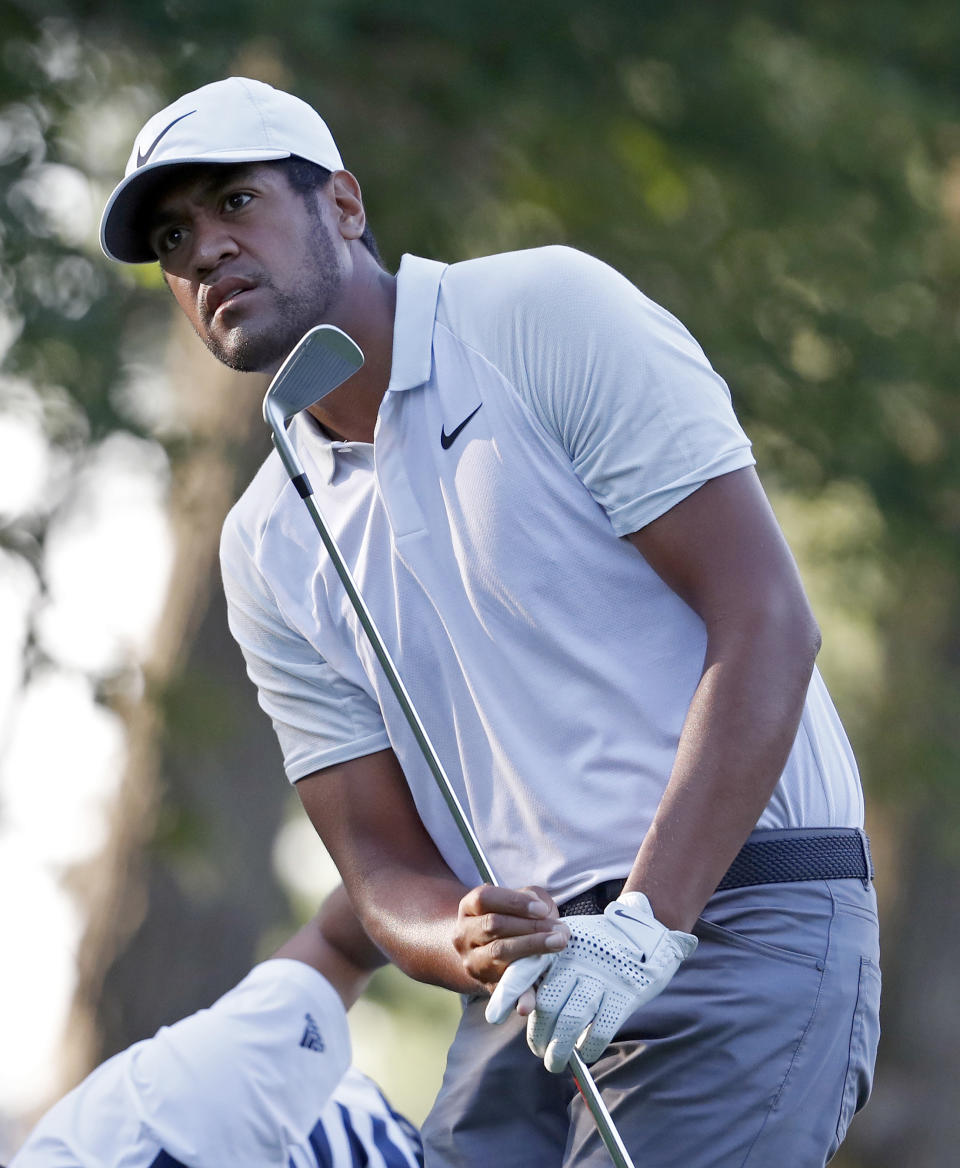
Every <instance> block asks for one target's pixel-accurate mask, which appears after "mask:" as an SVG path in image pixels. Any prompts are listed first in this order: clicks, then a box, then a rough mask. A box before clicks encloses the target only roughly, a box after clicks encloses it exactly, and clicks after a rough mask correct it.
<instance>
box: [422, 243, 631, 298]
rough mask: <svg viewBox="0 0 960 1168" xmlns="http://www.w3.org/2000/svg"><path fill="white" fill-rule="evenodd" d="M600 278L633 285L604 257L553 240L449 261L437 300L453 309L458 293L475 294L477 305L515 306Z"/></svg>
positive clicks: (462, 296)
mask: <svg viewBox="0 0 960 1168" xmlns="http://www.w3.org/2000/svg"><path fill="white" fill-rule="evenodd" d="M604 283H612V284H615V285H620V286H624V287H626V288H630V287H632V285H630V282H629V281H628V280H626V279H625V278H624V277H623V276H621V275H620V274H619V273H618V272H616V271H615V270H614V269H613V268H611V267H610V266H609V265H608V264H605V263H604V262H603V261H602V260H598V259H596V258H595V257H594V256H591V255H587V254H586V252H582V251H578V250H577V249H576V248H573V247H566V246H564V245H562V244H555V245H552V246H549V247H537V248H530V249H528V250H526V251H512V252H502V253H500V254H499V255H491V256H483V257H481V258H479V259H472V260H463V261H461V262H460V263H456V264H451V265H450V266H449V267H448V268H447V269H446V271H445V272H444V274H443V282H442V284H441V288H440V304H441V310H443V309H448V310H453V311H456V310H457V309H458V308H459V307H460V303H459V302H460V301H461V300H462V299H467V300H469V301H470V302H472V303H473V304H474V305H475V306H477V298H478V297H479V298H480V305H479V306H478V307H483V308H489V307H490V306H491V305H494V306H495V305H497V304H502V305H504V306H516V305H517V304H518V303H528V302H529V299H530V297H531V296H534V297H536V296H540V297H543V298H545V299H548V300H555V299H556V298H557V297H558V295H562V294H564V293H570V292H574V291H576V290H577V289H578V288H582V287H583V286H584V285H588V286H593V285H597V284H604Z"/></svg>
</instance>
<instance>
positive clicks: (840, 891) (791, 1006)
mask: <svg viewBox="0 0 960 1168" xmlns="http://www.w3.org/2000/svg"><path fill="white" fill-rule="evenodd" d="M695 932H696V933H697V936H698V937H699V938H700V945H699V948H698V949H697V951H696V953H695V954H694V955H693V957H691V958H690V959H689V960H688V961H686V962H685V963H684V964H683V965H682V966H681V967H680V970H679V972H678V973H677V975H676V977H675V978H674V979H673V981H672V982H671V983H670V985H669V986H668V987H667V989H666V990H665V991H664V993H663V994H661V995H660V997H658V998H656V999H655V1000H654V1001H653V1002H651V1003H649V1004H648V1005H646V1006H644V1007H643V1008H642V1009H641V1010H639V1011H638V1012H637V1013H636V1014H635V1015H633V1017H632V1018H630V1019H629V1020H628V1022H627V1024H626V1025H625V1026H624V1028H623V1029H622V1030H621V1031H620V1033H619V1034H618V1036H617V1039H616V1041H615V1042H614V1043H612V1044H611V1046H610V1047H609V1048H608V1049H607V1051H606V1052H605V1053H604V1055H603V1056H602V1057H601V1058H600V1060H599V1061H598V1062H596V1063H595V1064H594V1065H593V1067H592V1068H591V1070H592V1073H593V1076H594V1078H595V1080H596V1082H597V1085H598V1086H599V1088H600V1090H601V1092H602V1094H603V1097H604V1100H605V1102H606V1104H607V1107H608V1108H609V1110H610V1113H611V1115H612V1116H613V1119H614V1121H615V1123H616V1124H617V1127H618V1128H619V1130H620V1133H621V1135H622V1136H623V1139H624V1142H625V1143H626V1145H627V1148H628V1149H629V1150H630V1153H631V1155H632V1157H633V1158H634V1160H635V1162H636V1164H637V1166H638V1168H734V1166H736V1168H770V1166H771V1165H778V1164H779V1165H784V1166H786V1165H789V1168H821V1166H822V1165H824V1164H825V1163H826V1162H827V1161H828V1160H829V1159H830V1157H831V1156H832V1155H833V1154H834V1152H836V1150H837V1148H838V1146H839V1144H840V1141H841V1140H842V1139H843V1137H844V1134H845V1133H846V1130H847V1125H848V1124H849V1122H850V1119H851V1118H852V1116H853V1114H854V1112H856V1111H857V1110H858V1109H859V1108H860V1107H862V1106H863V1104H864V1103H865V1102H866V1100H867V1096H868V1095H869V1093H870V1086H871V1082H872V1077H873V1065H874V1060H875V1057H876V1048H877V1040H878V1037H879V1033H880V1025H879V1003H880V970H879V965H878V958H879V944H878V932H877V913H876V898H875V895H874V892H873V888H872V887H869V888H865V887H864V884H863V882H862V881H858V880H849V879H848V880H829V881H826V880H825V881H811V882H808V883H796V884H773V885H771V884H768V885H763V886H760V887H754V888H743V889H735V890H732V891H729V892H720V893H717V894H716V895H714V897H713V898H712V899H711V900H710V902H709V904H708V905H707V907H706V909H705V910H704V914H703V917H701V919H700V921H699V922H698V923H697V927H696V929H695ZM485 1003H486V998H485V997H484V998H470V999H467V1000H466V1002H465V1006H464V1012H463V1018H462V1020H461V1024H460V1027H459V1029H458V1031H457V1034H456V1037H455V1039H454V1041H453V1044H452V1046H451V1048H450V1052H449V1054H448V1057H447V1068H446V1072H445V1074H444V1078H443V1084H442V1086H441V1088H440V1093H439V1095H438V1096H437V1100H436V1103H435V1104H434V1107H433V1110H432V1111H431V1113H430V1115H429V1116H428V1117H427V1120H426V1123H425V1124H424V1128H423V1137H424V1144H425V1149H426V1166H427V1168H468V1166H469V1168H561V1165H562V1166H563V1168H573V1166H574V1165H576V1168H587V1166H589V1168H609V1164H610V1159H609V1155H608V1153H607V1152H606V1149H605V1148H604V1147H603V1144H602V1143H601V1141H600V1139H599V1137H598V1136H597V1134H596V1130H595V1128H594V1124H593V1120H592V1118H591V1116H590V1114H589V1112H588V1111H587V1110H586V1108H585V1106H584V1104H583V1102H582V1100H581V1099H580V1097H579V1095H578V1093H577V1090H576V1085H575V1084H574V1082H573V1079H572V1077H571V1076H570V1075H569V1074H568V1073H567V1074H563V1075H550V1074H548V1073H547V1072H546V1071H545V1070H544V1068H543V1065H542V1063H541V1062H540V1061H539V1060H538V1059H536V1058H535V1057H534V1056H533V1055H532V1054H531V1053H530V1051H529V1049H528V1048H527V1045H526V1039H525V1034H524V1023H523V1021H522V1020H521V1019H518V1018H517V1017H516V1015H514V1016H513V1017H512V1018H511V1019H509V1020H508V1021H507V1022H505V1023H504V1024H503V1025H502V1026H490V1025H488V1024H487V1022H486V1021H485V1020H484V1017H483V1009H484V1005H485Z"/></svg>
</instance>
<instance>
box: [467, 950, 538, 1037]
mask: <svg viewBox="0 0 960 1168" xmlns="http://www.w3.org/2000/svg"><path fill="white" fill-rule="evenodd" d="M552 964H553V957H552V956H551V955H550V954H542V955H540V956H539V957H521V958H520V960H519V961H514V962H513V963H512V964H511V965H508V966H507V968H506V969H505V970H504V971H503V976H502V977H501V978H500V980H499V982H497V987H496V989H495V990H494V991H493V993H492V995H491V996H490V1001H489V1002H487V1008H486V1010H485V1011H484V1017H485V1018H486V1019H487V1021H488V1022H492V1023H493V1024H494V1025H497V1024H498V1023H500V1022H503V1021H504V1020H505V1019H506V1018H508V1017H509V1016H510V1014H511V1012H512V1011H513V1008H514V1006H515V1005H516V1004H517V1002H518V1001H519V1000H520V998H521V997H522V996H523V994H524V993H525V992H526V991H527V990H529V989H530V987H531V986H533V985H534V984H535V983H536V981H537V980H538V979H539V978H540V977H541V976H542V975H543V974H544V973H545V972H546V971H547V970H548V969H549V968H550V966H551V965H552Z"/></svg>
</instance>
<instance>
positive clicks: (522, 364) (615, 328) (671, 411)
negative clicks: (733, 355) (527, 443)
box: [473, 247, 754, 535]
mask: <svg viewBox="0 0 960 1168" xmlns="http://www.w3.org/2000/svg"><path fill="white" fill-rule="evenodd" d="M510 259H511V262H512V265H513V266H512V271H511V277H512V279H511V291H510V295H509V304H508V305H506V306H503V292H502V281H501V282H500V287H501V291H500V293H499V298H500V304H501V307H500V309H499V312H498V311H497V310H495V309H493V307H492V306H487V307H488V311H487V312H486V313H484V309H483V306H481V311H480V312H479V313H477V314H475V315H474V316H473V320H474V321H476V322H478V323H477V324H476V327H478V328H486V329H489V328H491V322H493V323H492V328H493V329H494V330H496V334H497V335H494V336H492V337H491V338H488V344H489V346H490V347H489V348H487V350H486V351H488V352H490V351H493V352H495V353H496V354H497V356H496V358H495V360H496V361H497V363H498V364H501V362H503V363H504V364H505V365H506V368H504V364H501V369H502V370H503V372H504V373H505V374H506V376H508V378H509V379H510V380H511V381H512V382H513V384H514V385H515V386H516V388H517V391H518V392H519V393H520V395H521V397H522V398H523V400H524V401H525V402H526V404H527V405H528V407H529V408H530V409H531V410H532V411H533V413H534V414H535V416H536V417H537V419H538V420H539V421H540V423H541V425H542V426H543V427H544V428H545V429H546V430H547V432H548V433H549V434H550V435H552V436H553V438H554V439H555V440H556V441H557V442H558V443H559V444H560V445H561V446H562V447H563V449H564V451H565V452H566V454H567V456H568V457H569V458H570V460H571V462H572V464H573V468H574V470H575V472H576V474H577V475H578V477H579V478H580V479H581V481H582V482H583V483H584V485H585V486H586V487H587V489H588V490H589V491H590V492H591V494H592V495H593V496H594V498H595V499H596V500H597V502H598V503H599V504H600V505H601V506H602V507H603V508H604V510H605V511H606V513H607V515H608V517H609V519H610V522H611V524H612V526H613V528H614V530H615V531H616V533H617V534H618V535H627V534H629V533H630V532H633V531H637V530H638V529H640V528H641V527H644V526H645V525H646V524H648V523H650V522H651V521H652V520H654V519H656V518H657V517H658V516H659V515H662V514H663V513H664V512H666V511H667V510H669V509H670V508H671V507H672V506H674V505H675V504H676V503H678V502H680V500H681V499H683V498H685V497H686V496H687V495H689V494H691V493H692V492H693V491H695V490H696V489H697V487H699V486H702V485H703V483H705V482H706V481H707V480H709V479H711V478H714V477H716V476H718V475H722V474H727V473H729V472H730V471H733V470H738V469H740V468H741V467H744V466H750V465H752V464H753V462H754V459H753V455H752V453H751V450H750V441H749V439H748V438H747V436H746V434H744V432H743V430H742V429H741V427H740V425H739V423H738V421H737V418H736V416H735V414H734V411H733V406H732V404H731V400H730V391H729V390H728V388H727V386H726V384H725V382H724V381H723V379H722V378H721V377H720V376H719V375H718V374H717V373H716V372H715V371H714V370H713V368H712V367H711V365H710V362H709V361H708V360H707V358H706V357H705V356H704V353H703V350H702V349H701V348H700V346H699V345H698V344H697V342H696V341H695V340H694V338H693V337H692V336H691V335H690V333H689V332H688V331H687V329H686V328H684V326H683V325H682V324H681V323H680V321H678V320H677V319H676V318H675V317H674V316H672V315H671V314H670V313H669V312H667V311H666V310H665V309H664V308H661V307H660V306H659V305H658V304H655V303H654V302H653V301H652V300H650V299H649V298H648V297H647V296H645V295H644V294H643V293H642V292H640V291H639V290H638V289H637V288H636V287H635V286H634V285H633V284H631V283H630V281H629V280H627V279H626V278H625V277H624V276H622V275H620V274H619V273H618V272H616V271H614V269H613V268H611V267H609V266H608V265H606V264H604V263H602V262H601V261H599V260H596V259H594V258H592V257H590V256H587V255H584V254H583V253H582V252H578V251H575V250H573V249H571V248H565V247H551V248H543V249H538V250H534V251H530V252H523V253H517V255H515V256H513V257H510ZM488 283H489V282H488ZM481 299H482V296H481ZM498 317H499V320H498V319H497V318H498ZM507 318H509V319H507ZM508 335H509V336H512V339H513V342H514V343H513V345H509V344H507V343H506V342H507V339H508Z"/></svg>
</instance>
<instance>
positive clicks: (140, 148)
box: [100, 77, 343, 264]
mask: <svg viewBox="0 0 960 1168" xmlns="http://www.w3.org/2000/svg"><path fill="white" fill-rule="evenodd" d="M291 154H296V155H298V156H299V157H300V158H306V159H307V160H308V161H309V162H316V163H318V164H319V165H320V166H324V167H326V168H327V170H342V169H343V161H342V159H341V158H340V152H339V150H337V144H336V142H334V140H333V135H332V134H331V133H330V131H329V130H328V129H327V125H326V122H324V120H323V118H321V117H320V115H319V114H318V113H317V112H316V110H315V109H313V108H312V107H311V106H309V105H307V103H306V102H305V101H301V100H300V98H299V97H294V96H293V95H292V94H290V93H284V92H283V90H281V89H274V88H273V86H272V85H266V84H265V83H264V82H262V81H251V80H250V78H248V77H228V78H227V79H226V80H225V81H214V82H213V84H212V85H204V86H203V87H202V88H201V89H195V90H193V92H192V93H187V94H184V96H183V97H181V98H178V99H177V100H176V101H175V102H174V103H173V104H172V105H168V106H167V107H166V108H165V109H162V110H161V111H160V112H159V113H158V114H154V116H153V117H152V118H151V119H150V120H149V121H148V122H147V124H146V125H145V126H144V127H143V129H142V130H141V131H140V133H139V134H138V135H137V138H136V141H135V142H134V144H133V151H132V152H131V154H130V158H129V161H128V162H127V168H126V170H125V172H124V176H125V177H124V179H123V181H122V182H121V183H120V184H119V185H118V186H117V188H116V189H115V190H114V192H113V194H112V195H111V196H110V200H109V202H108V203H107V205H106V207H105V209H104V212H103V218H102V219H101V221H100V246H101V247H102V248H103V250H104V252H105V253H106V255H108V256H109V257H110V259H113V260H119V261H120V262H121V263H124V264H144V263H149V262H150V261H152V260H155V259H156V258H157V257H156V255H155V254H154V253H153V251H151V249H150V248H149V247H148V246H147V243H146V239H145V233H144V230H143V226H142V218H143V210H144V203H145V201H146V200H147V199H148V198H149V197H150V196H151V195H152V194H153V193H154V192H155V191H156V190H157V189H158V187H159V186H160V183H161V182H162V181H163V180H165V179H166V178H167V175H166V174H165V173H164V171H165V168H166V167H169V166H182V165H184V164H185V163H207V162H215V163H230V162H232V163H237V162H265V161H269V160H270V159H274V158H289V157H290V155H291Z"/></svg>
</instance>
